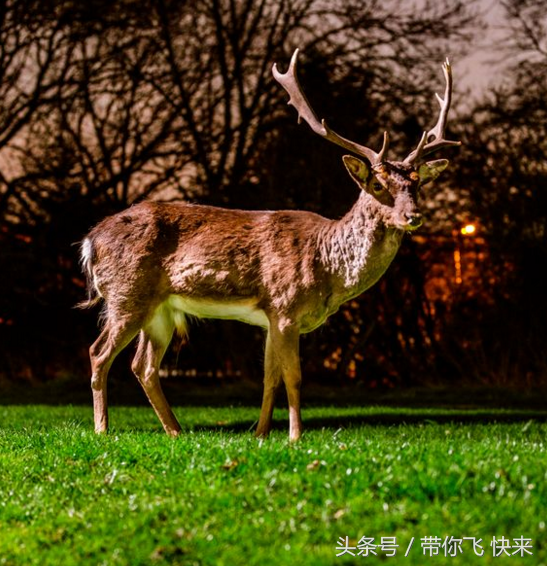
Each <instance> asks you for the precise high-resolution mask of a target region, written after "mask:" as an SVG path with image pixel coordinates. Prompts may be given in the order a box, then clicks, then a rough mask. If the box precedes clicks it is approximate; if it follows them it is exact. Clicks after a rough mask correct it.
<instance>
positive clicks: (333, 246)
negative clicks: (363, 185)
mask: <svg viewBox="0 0 547 566" xmlns="http://www.w3.org/2000/svg"><path fill="white" fill-rule="evenodd" d="M403 233H404V232H403V231H402V230H400V229H398V228H395V227H393V226H388V225H387V224H386V222H385V219H384V218H383V215H382V211H381V208H380V206H379V205H377V204H376V201H375V200H374V199H373V198H372V197H371V196H369V195H367V194H361V196H360V197H359V199H358V201H357V202H356V204H355V205H354V206H353V208H352V209H351V210H350V211H349V212H348V213H347V214H346V215H345V216H344V217H343V218H341V219H340V220H337V221H334V222H333V223H332V224H331V225H330V226H329V228H328V230H327V231H326V233H325V234H324V238H323V242H322V243H323V245H322V246H321V260H322V262H323V265H324V267H325V270H326V271H327V272H328V273H329V274H331V276H332V277H333V287H334V289H333V290H334V293H335V295H337V296H339V297H340V300H341V301H344V300H347V299H348V298H351V297H354V296H357V295H359V294H360V293H362V292H363V291H365V290H366V289H368V288H369V287H371V286H372V285H373V284H374V283H376V281H378V279H379V278H380V277H381V276H382V275H383V274H384V272H385V271H386V269H387V268H388V267H389V265H390V264H391V262H392V260H393V258H394V257H395V255H396V254H397V250H398V249H399V247H400V245H401V241H402V237H403Z"/></svg>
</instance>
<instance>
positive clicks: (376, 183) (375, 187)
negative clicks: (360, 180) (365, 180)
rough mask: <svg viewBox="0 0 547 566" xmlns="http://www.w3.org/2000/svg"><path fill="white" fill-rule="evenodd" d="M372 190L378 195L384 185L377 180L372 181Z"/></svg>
mask: <svg viewBox="0 0 547 566" xmlns="http://www.w3.org/2000/svg"><path fill="white" fill-rule="evenodd" d="M372 190H373V191H374V193H375V194H377V195H379V194H380V193H381V192H382V191H383V190H384V186H383V185H382V184H381V183H380V182H379V181H372Z"/></svg>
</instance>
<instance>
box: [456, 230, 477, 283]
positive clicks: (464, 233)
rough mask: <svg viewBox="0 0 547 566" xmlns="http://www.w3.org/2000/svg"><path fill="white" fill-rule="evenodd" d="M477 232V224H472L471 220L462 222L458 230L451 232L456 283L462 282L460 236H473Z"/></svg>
mask: <svg viewBox="0 0 547 566" xmlns="http://www.w3.org/2000/svg"><path fill="white" fill-rule="evenodd" d="M476 232H477V225H476V224H473V223H472V222H468V223H467V224H464V225H463V226H462V227H461V228H460V229H459V231H458V230H454V231H453V232H452V234H453V236H454V272H455V276H454V281H455V282H456V285H461V284H462V283H463V269H462V251H461V250H462V246H461V241H460V240H461V238H462V237H466V238H468V237H470V236H475V234H476Z"/></svg>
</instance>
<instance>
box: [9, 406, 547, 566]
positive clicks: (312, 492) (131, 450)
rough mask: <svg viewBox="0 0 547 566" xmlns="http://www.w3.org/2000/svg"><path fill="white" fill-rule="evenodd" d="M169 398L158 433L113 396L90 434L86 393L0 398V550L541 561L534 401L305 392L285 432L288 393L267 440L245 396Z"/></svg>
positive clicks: (50, 554) (112, 560)
mask: <svg viewBox="0 0 547 566" xmlns="http://www.w3.org/2000/svg"><path fill="white" fill-rule="evenodd" d="M176 413H177V416H179V418H180V421H181V424H182V426H183V427H184V429H185V432H184V434H183V435H182V436H181V437H180V438H178V439H170V438H168V437H167V436H165V435H164V434H163V433H162V432H161V431H160V430H159V425H158V422H157V420H156V418H155V416H154V414H153V412H152V410H151V409H150V408H148V407H137V408H135V407H133V408H129V407H114V408H113V409H112V410H111V423H112V431H111V433H109V434H108V435H106V436H96V435H95V434H94V433H93V432H92V412H91V409H90V408H89V407H87V406H82V407H79V406H78V407H71V406H64V407H63V406H61V407H53V406H43V405H27V406H2V407H0V490H1V497H0V564H8V565H10V566H11V565H14V566H15V565H16V566H19V565H21V566H31V565H41V566H45V565H56V566H58V565H63V566H69V565H88V564H93V565H131V566H138V565H145V564H146V565H194V564H195V565H254V564H257V565H258V564H260V565H270V564H271V565H274V564H276V565H277V564H279V565H285V564H290V565H291V566H300V565H304V566H307V565H310V566H311V565H314V566H315V565H331V564H378V565H379V564H385V563H391V564H405V565H409V566H410V565H418V564H420V565H423V564H530V565H532V564H534V565H536V564H547V543H546V523H547V454H546V433H547V423H546V422H545V420H546V419H545V416H546V415H545V414H541V413H540V412H538V411H536V412H533V413H532V412H527V411H525V410H519V411H518V412H516V411H499V410H493V409H488V410H485V411H474V410H458V411H453V410H452V411H451V410H447V409H442V410H441V409H422V408H420V409H398V408H385V407H384V408H382V407H375V408H328V407H315V408H309V409H307V410H305V411H304V423H305V427H306V428H305V434H304V437H303V439H302V440H301V441H300V442H299V443H297V444H295V445H290V444H289V443H288V441H287V430H286V423H284V422H282V419H286V418H287V413H286V411H282V410H281V411H279V410H278V412H277V413H276V416H277V418H278V419H279V420H278V421H277V423H276V430H275V431H274V433H273V434H272V436H271V437H270V438H269V439H268V440H266V441H257V440H255V439H254V438H253V436H252V433H251V432H249V429H250V428H251V427H252V425H253V423H254V421H255V420H256V419H257V417H258V408H257V407H253V408H246V407H235V408H229V407H226V408H222V407H217V408H204V407H184V408H178V409H177V410H176ZM340 537H342V538H343V539H344V541H346V537H347V546H349V547H356V548H355V549H354V550H352V548H349V550H350V551H351V552H353V554H355V556H352V555H351V554H350V553H349V552H347V553H345V554H344V555H343V556H339V557H337V556H336V555H337V554H339V553H341V552H342V549H343V548H344V547H345V545H342V544H341V543H340V544H339V540H340ZM363 537H364V538H363ZM382 537H383V539H384V540H383V541H382ZM388 537H395V538H396V540H395V541H393V540H391V541H390V540H389V539H388ZM413 537H414V538H413ZM423 537H438V540H437V539H429V541H425V542H430V543H432V544H430V545H429V547H427V546H426V548H425V551H426V555H424V553H423V552H424V551H423V549H422V547H421V543H422V541H421V539H422V538H423ZM447 537H454V538H456V539H457V538H463V537H474V538H476V539H479V538H480V539H482V548H483V550H484V554H483V555H482V556H478V555H476V554H475V552H474V547H473V543H472V541H471V540H468V539H466V540H463V542H462V543H461V552H459V548H458V546H457V544H455V541H452V543H453V544H450V543H449V544H445V546H444V547H443V546H442V544H443V543H444V542H445V541H446V540H447ZM493 537H496V540H497V541H500V539H501V537H505V539H507V541H508V544H509V546H510V547H511V548H510V550H508V552H510V553H511V554H512V553H513V552H515V551H516V554H515V555H513V556H511V557H508V556H500V557H495V556H494V555H493V554H494V551H493V548H492V546H491V544H490V543H491V542H492V539H493ZM365 539H374V540H373V541H370V540H369V541H368V542H369V543H371V544H376V545H380V543H381V542H384V543H388V542H395V543H396V544H398V545H399V547H394V548H395V549H396V551H397V553H396V554H395V556H393V557H390V556H387V554H390V553H391V552H392V551H389V550H388V547H387V544H386V547H385V548H384V549H383V550H382V549H381V548H380V547H379V546H377V547H376V548H374V547H372V550H374V551H375V552H376V553H377V554H376V555H373V554H369V555H368V556H365V555H364V554H366V550H365V546H366V545H365V543H366V542H367V541H366V540H365ZM514 539H517V541H515V540H514ZM518 539H520V541H519V540H518ZM526 539H531V542H530V543H528V542H527V540H526ZM411 540H412V541H413V543H412V546H411V547H410V550H409V551H408V555H407V556H406V557H405V553H407V550H408V547H409V544H410V542H411ZM500 544H501V543H500ZM358 545H359V546H358ZM337 547H338V548H337ZM519 547H520V548H521V549H522V548H529V550H530V551H531V552H532V553H533V554H532V555H528V554H527V553H526V551H525V550H520V551H519V550H518V549H519ZM428 548H431V551H430V550H428ZM435 549H437V551H438V554H437V555H433V556H429V554H430V552H435ZM499 549H500V547H499V546H498V550H499ZM360 550H361V551H362V554H361V555H358V552H359V551H360ZM476 550H477V551H479V547H477V548H476ZM445 551H446V552H452V553H456V555H455V556H445ZM496 552H497V551H496ZM521 554H523V556H521Z"/></svg>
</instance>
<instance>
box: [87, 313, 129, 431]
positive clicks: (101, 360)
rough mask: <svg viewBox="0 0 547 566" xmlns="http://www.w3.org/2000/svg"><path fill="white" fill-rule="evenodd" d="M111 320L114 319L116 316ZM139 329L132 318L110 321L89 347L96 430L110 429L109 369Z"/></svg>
mask: <svg viewBox="0 0 547 566" xmlns="http://www.w3.org/2000/svg"><path fill="white" fill-rule="evenodd" d="M111 320H114V317H112V318H111ZM138 331H139V326H138V324H135V323H134V322H133V321H132V320H129V321H126V320H124V319H121V318H120V319H118V320H116V322H115V323H111V322H110V321H109V322H107V324H106V326H105V327H104V329H103V331H102V332H101V334H100V335H99V337H98V338H97V340H96V341H95V342H94V343H93V344H92V346H91V348H90V349H89V358H90V360H91V389H92V391H93V417H94V420H95V432H106V431H107V429H108V405H107V395H106V380H107V377H108V370H109V369H110V366H111V365H112V362H113V361H114V359H115V358H116V356H117V355H118V354H119V353H120V352H121V351H122V350H123V349H124V348H125V347H126V346H127V345H128V344H129V342H131V340H133V338H134V337H135V335H136V334H137V332H138Z"/></svg>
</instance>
